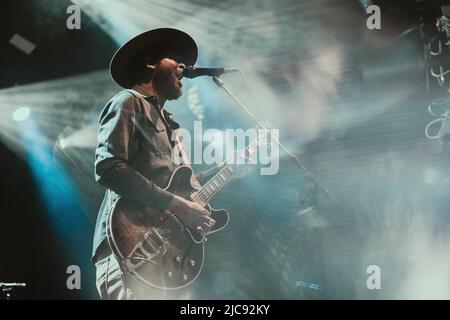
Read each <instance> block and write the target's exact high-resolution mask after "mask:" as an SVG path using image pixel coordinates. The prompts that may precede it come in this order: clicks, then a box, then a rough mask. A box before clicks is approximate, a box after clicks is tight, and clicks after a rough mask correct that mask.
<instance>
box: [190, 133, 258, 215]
mask: <svg viewBox="0 0 450 320" xmlns="http://www.w3.org/2000/svg"><path fill="white" fill-rule="evenodd" d="M257 147H258V140H257V139H256V140H254V141H253V142H252V143H250V144H249V145H248V146H247V147H246V148H245V149H244V151H243V152H244V153H245V158H247V159H248V158H249V157H250V156H251V155H252V154H253V153H255V152H256V150H257ZM233 175H234V169H233V165H231V164H226V165H225V166H224V167H223V168H222V169H220V171H219V172H218V173H216V174H215V175H214V177H212V178H211V179H210V180H209V181H208V182H207V183H206V184H205V185H204V186H203V187H201V188H200V189H198V190H197V191H196V192H194V193H193V194H192V195H191V198H192V200H193V201H194V202H196V203H198V204H200V205H201V206H205V205H206V204H207V203H209V201H210V200H211V198H212V197H213V196H214V195H215V194H216V193H217V192H219V191H220V189H222V188H223V187H224V186H225V185H226V184H227V183H228V182H229V181H230V180H231V179H232V178H233Z"/></svg>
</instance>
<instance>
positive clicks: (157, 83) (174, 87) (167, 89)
mask: <svg viewBox="0 0 450 320" xmlns="http://www.w3.org/2000/svg"><path fill="white" fill-rule="evenodd" d="M152 83H153V85H154V87H155V89H156V90H157V91H158V92H160V93H162V94H163V95H164V96H165V97H166V99H167V100H175V99H178V98H179V97H180V96H181V95H182V94H183V92H182V91H181V88H180V86H179V85H178V83H181V82H179V80H178V78H177V77H176V72H175V70H173V69H169V68H164V67H161V65H160V64H158V65H157V66H156V69H155V71H154V73H153V79H152Z"/></svg>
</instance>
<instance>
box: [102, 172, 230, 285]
mask: <svg viewBox="0 0 450 320" xmlns="http://www.w3.org/2000/svg"><path fill="white" fill-rule="evenodd" d="M192 179H193V172H192V169H191V168H190V167H188V166H180V167H178V168H177V169H176V170H175V171H174V172H173V174H172V176H171V178H170V180H169V183H168V185H167V187H166V188H165V190H167V191H169V192H171V193H174V194H176V195H179V196H180V197H183V198H185V199H190V195H191V194H193V193H194V192H195V191H196V190H197V189H196V188H195V187H194V186H193V184H192V183H191V181H192ZM205 208H206V209H207V210H209V211H210V213H211V218H212V219H214V220H215V221H216V224H215V225H214V227H213V228H212V229H211V231H210V232H209V233H207V234H206V236H208V235H210V234H212V233H214V232H217V231H219V230H221V229H223V228H224V227H225V226H226V225H227V223H228V219H229V217H228V212H227V211H226V210H223V209H221V210H214V209H212V208H211V207H210V206H209V205H206V207H205ZM107 232H108V242H109V244H110V246H111V248H112V250H113V252H114V254H115V256H116V257H117V258H118V260H119V262H121V265H122V268H123V269H124V270H125V272H128V273H129V274H130V275H131V276H132V277H133V278H135V279H138V280H140V281H141V282H143V283H145V284H146V285H149V286H151V287H154V288H159V289H169V290H170V289H179V288H182V287H185V286H187V285H189V284H190V283H192V282H193V281H194V280H195V279H196V278H197V276H198V275H199V274H200V272H201V270H202V267H203V261H204V242H205V241H206V236H202V235H200V234H199V233H198V232H197V231H195V230H190V229H189V228H187V227H186V226H185V225H184V224H183V223H182V222H181V221H180V220H179V218H178V217H177V215H176V213H173V212H170V211H167V210H166V211H164V212H162V211H158V210H152V209H149V208H144V209H139V210H138V209H132V207H131V206H130V205H129V204H127V202H126V201H124V199H122V198H120V199H119V200H117V201H116V202H115V203H114V205H113V207H112V211H111V213H110V216H109V219H108V225H107Z"/></svg>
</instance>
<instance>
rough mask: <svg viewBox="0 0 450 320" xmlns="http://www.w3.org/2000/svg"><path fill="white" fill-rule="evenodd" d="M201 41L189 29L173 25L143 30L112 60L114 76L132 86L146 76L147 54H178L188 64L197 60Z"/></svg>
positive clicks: (124, 83) (126, 86)
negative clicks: (174, 27) (189, 32)
mask: <svg viewBox="0 0 450 320" xmlns="http://www.w3.org/2000/svg"><path fill="white" fill-rule="evenodd" d="M197 54H198V50H197V45H196V43H195V41H194V39H192V38H191V36H189V35H188V34H187V33H185V32H183V31H180V30H177V29H171V28H160V29H153V30H150V31H146V32H144V33H141V34H139V35H137V36H136V37H134V38H133V39H131V40H130V41H128V42H127V43H125V44H124V45H123V46H121V47H120V48H119V49H118V50H117V51H116V53H115V54H114V56H113V58H112V59H111V64H110V68H109V70H110V73H111V77H112V78H113V80H114V81H115V82H117V84H118V85H120V86H121V87H123V88H131V87H132V86H133V85H134V84H135V83H136V81H137V80H138V79H139V77H140V76H142V72H143V71H144V58H147V57H148V58H150V59H154V60H155V61H156V60H159V59H162V58H165V57H170V58H175V59H177V61H178V62H182V63H184V64H186V65H187V66H192V65H194V64H195V61H196V60H197Z"/></svg>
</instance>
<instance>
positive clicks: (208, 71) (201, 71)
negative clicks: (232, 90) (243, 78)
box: [183, 66, 239, 79]
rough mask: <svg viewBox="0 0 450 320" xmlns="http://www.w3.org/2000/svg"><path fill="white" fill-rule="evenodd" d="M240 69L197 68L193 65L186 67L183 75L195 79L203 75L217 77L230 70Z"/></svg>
mask: <svg viewBox="0 0 450 320" xmlns="http://www.w3.org/2000/svg"><path fill="white" fill-rule="evenodd" d="M236 71H239V70H238V69H236V68H196V67H193V66H190V67H186V68H185V69H184V70H183V77H186V78H189V79H193V78H196V77H201V76H210V77H217V76H220V75H221V74H224V73H228V72H236Z"/></svg>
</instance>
